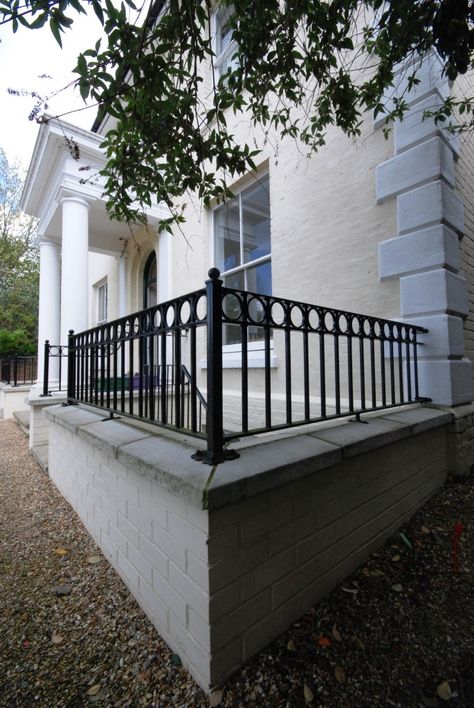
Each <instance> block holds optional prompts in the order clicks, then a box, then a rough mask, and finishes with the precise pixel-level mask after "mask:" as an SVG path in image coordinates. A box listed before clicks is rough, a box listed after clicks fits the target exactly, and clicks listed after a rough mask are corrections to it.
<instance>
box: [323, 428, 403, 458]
mask: <svg viewBox="0 0 474 708" xmlns="http://www.w3.org/2000/svg"><path fill="white" fill-rule="evenodd" d="M311 435H312V436H314V437H315V438H318V439H319V440H325V441H326V442H330V443H332V444H333V445H339V446H340V447H341V448H342V451H343V455H344V457H354V455H360V454H362V453H364V452H369V451H370V450H375V449H376V448H378V447H381V446H382V445H389V444H390V443H394V442H396V441H397V440H402V439H403V438H406V437H409V436H410V435H411V432H410V426H409V425H406V424H404V423H399V422H396V421H392V420H384V419H382V418H370V420H367V421H366V422H361V423H348V424H347V425H342V426H337V427H335V428H332V429H331V428H328V429H326V430H321V431H318V432H317V433H311Z"/></svg>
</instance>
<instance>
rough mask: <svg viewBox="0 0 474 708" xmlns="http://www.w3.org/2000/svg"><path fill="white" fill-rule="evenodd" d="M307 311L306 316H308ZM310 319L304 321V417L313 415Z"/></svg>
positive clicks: (307, 417) (307, 418)
mask: <svg viewBox="0 0 474 708" xmlns="http://www.w3.org/2000/svg"><path fill="white" fill-rule="evenodd" d="M307 314H308V313H307V312H306V317H307ZM307 327H308V320H307V319H306V321H305V323H304V330H303V395H304V419H305V420H308V421H309V419H310V417H311V410H310V400H309V399H310V392H309V342H308V329H307Z"/></svg>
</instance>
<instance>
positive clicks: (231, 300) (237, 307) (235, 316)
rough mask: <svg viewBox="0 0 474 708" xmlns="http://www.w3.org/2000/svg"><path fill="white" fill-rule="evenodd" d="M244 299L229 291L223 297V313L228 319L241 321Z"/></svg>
mask: <svg viewBox="0 0 474 708" xmlns="http://www.w3.org/2000/svg"><path fill="white" fill-rule="evenodd" d="M242 309H243V308H242V299H241V298H240V296H238V295H236V294H235V293H227V294H226V295H224V297H223V298H222V313H223V315H224V317H225V319H226V320H230V321H231V322H239V321H240V319H241V317H242Z"/></svg>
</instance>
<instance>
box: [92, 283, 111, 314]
mask: <svg viewBox="0 0 474 708" xmlns="http://www.w3.org/2000/svg"><path fill="white" fill-rule="evenodd" d="M108 290H109V289H108V285H107V279H106V280H103V281H102V282H100V283H97V285H95V293H96V318H97V324H98V325H100V324H104V322H107V321H108V315H109V312H108V310H109V293H108ZM101 293H103V296H102V295H101ZM101 306H103V308H102V312H101ZM103 315H105V317H103Z"/></svg>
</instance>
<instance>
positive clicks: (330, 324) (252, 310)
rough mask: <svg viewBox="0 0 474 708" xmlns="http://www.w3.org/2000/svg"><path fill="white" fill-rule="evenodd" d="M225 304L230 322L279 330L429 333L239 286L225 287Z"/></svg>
mask: <svg viewBox="0 0 474 708" xmlns="http://www.w3.org/2000/svg"><path fill="white" fill-rule="evenodd" d="M226 300H227V302H226ZM222 304H223V307H222V309H223V320H224V322H226V323H229V324H240V323H241V322H245V323H247V324H252V325H255V326H260V327H263V326H267V327H271V328H275V329H291V330H294V331H298V330H300V331H301V330H308V331H313V332H318V333H321V332H323V333H327V334H340V335H348V336H354V337H358V336H365V337H373V338H375V339H386V340H394V339H398V338H399V337H400V338H401V339H402V340H403V341H404V340H405V339H406V338H409V337H410V336H411V335H413V333H417V332H419V333H426V332H428V330H427V329H425V328H424V327H420V326H419V325H415V324H412V323H410V322H403V321H400V320H389V319H386V318H384V317H378V316H376V315H366V314H362V313H360V312H350V311H348V310H339V309H337V308H334V307H324V306H322V305H314V304H310V303H306V302H300V301H298V300H289V299H285V298H280V297H276V296H275V295H262V294H260V293H255V292H250V291H248V290H238V289H235V288H226V287H223V288H222Z"/></svg>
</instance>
